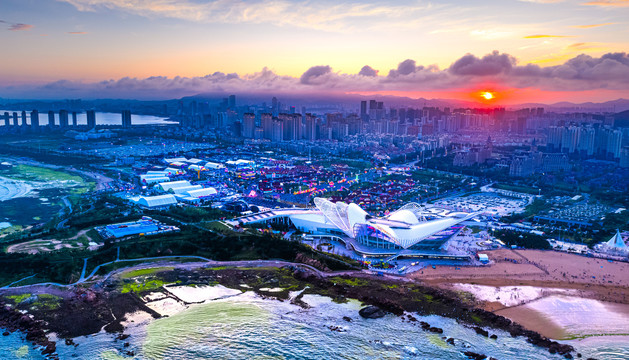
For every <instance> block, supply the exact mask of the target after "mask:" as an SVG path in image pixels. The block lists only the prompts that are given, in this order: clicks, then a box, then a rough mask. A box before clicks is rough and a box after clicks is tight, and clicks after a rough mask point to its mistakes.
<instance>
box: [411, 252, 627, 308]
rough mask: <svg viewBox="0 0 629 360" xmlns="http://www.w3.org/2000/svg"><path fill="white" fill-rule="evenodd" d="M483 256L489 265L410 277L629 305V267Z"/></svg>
mask: <svg viewBox="0 0 629 360" xmlns="http://www.w3.org/2000/svg"><path fill="white" fill-rule="evenodd" d="M486 253H487V254H488V255H489V258H490V260H491V261H492V264H491V265H488V266H482V267H464V266H463V267H460V270H455V267H451V266H439V267H437V268H436V269H431V268H427V269H424V270H422V271H420V272H416V273H414V274H411V275H410V277H411V278H413V279H415V280H419V281H422V282H425V283H427V284H429V285H434V286H439V287H442V288H448V289H451V287H452V284H454V283H467V284H477V285H488V286H495V287H501V286H534V287H541V288H558V289H571V290H576V291H577V292H578V296H580V297H584V298H589V299H596V300H601V301H607V302H614V303H621V304H629V276H627V275H626V274H629V263H624V262H617V261H614V262H609V261H607V260H603V259H596V258H589V257H584V256H580V255H574V254H568V253H562V252H556V251H541V250H507V249H501V250H494V251H487V252H486ZM505 259H506V260H505ZM514 261H515V263H514Z"/></svg>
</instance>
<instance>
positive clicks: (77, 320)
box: [0, 266, 580, 359]
mask: <svg viewBox="0 0 629 360" xmlns="http://www.w3.org/2000/svg"><path fill="white" fill-rule="evenodd" d="M156 279H158V280H159V281H161V282H163V283H176V284H177V285H180V286H185V285H189V286H194V285H206V286H207V285H217V284H220V285H222V286H225V287H227V288H231V289H238V290H252V291H255V292H256V293H257V294H259V295H260V296H263V297H268V298H272V299H278V300H282V301H287V300H289V301H291V302H293V303H295V304H297V305H300V306H307V305H306V304H305V303H303V301H301V297H302V296H303V295H304V294H318V295H323V296H329V297H330V298H332V299H333V300H334V301H337V302H344V301H347V299H350V298H351V299H357V300H359V301H361V302H363V303H364V304H366V305H368V306H367V307H365V308H363V309H362V310H361V313H360V315H361V316H363V317H378V316H384V314H386V313H392V314H395V315H397V316H400V317H402V318H403V320H404V321H409V322H414V323H417V325H418V326H421V327H422V329H424V330H425V331H428V332H431V333H436V334H442V333H443V330H442V329H439V328H436V327H432V326H431V325H430V324H427V323H424V322H419V321H418V320H417V319H416V318H415V317H414V316H413V315H408V314H418V315H420V316H424V315H439V316H443V317H448V318H453V319H456V320H457V321H458V322H459V323H461V324H462V325H464V326H468V327H470V328H472V329H474V330H475V331H476V332H477V333H478V334H480V335H482V336H485V337H490V336H491V337H492V338H494V337H495V336H496V335H495V334H492V335H490V333H489V331H488V330H487V329H499V330H503V331H505V332H507V333H509V334H510V335H511V336H513V337H519V336H521V337H524V338H526V339H527V341H528V342H529V343H531V344H533V345H536V346H539V347H542V348H545V349H547V350H548V351H549V353H550V354H559V355H561V356H563V357H565V358H566V359H572V358H573V356H576V357H580V354H576V353H575V351H574V348H573V347H572V346H570V345H566V344H560V343H558V342H556V341H553V340H550V339H548V338H546V337H543V336H542V335H540V334H538V333H536V332H534V331H530V330H527V329H525V328H524V327H522V326H521V325H519V324H516V323H513V322H512V321H511V320H509V319H507V318H505V317H502V316H499V315H495V314H493V313H491V312H488V311H485V310H482V309H478V308H474V306H473V304H472V303H470V302H468V301H466V300H465V299H462V298H460V297H459V296H458V295H457V294H456V293H454V292H451V291H448V290H444V289H438V288H433V287H428V286H424V285H421V284H418V283H411V282H406V281H402V280H398V281H396V280H390V279H387V280H384V279H382V278H378V277H375V276H370V275H367V274H360V273H356V274H352V276H349V275H341V276H332V277H322V276H321V275H320V274H319V273H316V272H314V271H312V270H310V269H307V268H304V267H301V266H288V267H284V268H280V269H278V268H237V267H233V268H230V267H227V268H196V269H184V268H175V269H172V270H168V271H163V272H158V273H154V274H151V275H148V276H145V277H142V278H141V281H143V282H147V281H154V280H156ZM134 282H135V283H137V281H135V279H133V278H119V277H115V276H114V277H111V278H109V279H108V280H106V281H103V282H100V283H97V284H94V285H93V286H92V287H91V288H87V289H86V288H85V287H79V288H71V289H67V290H65V291H67V293H68V294H67V296H64V297H63V298H62V299H61V300H60V301H59V304H58V306H57V307H55V308H54V309H45V308H41V307H40V308H35V309H34V308H33V307H29V306H28V303H19V304H10V306H9V303H10V301H7V299H6V296H0V328H4V329H7V331H9V332H13V331H21V332H22V333H24V334H26V339H27V341H29V342H31V343H33V344H35V345H37V346H40V347H41V348H42V354H44V355H47V356H48V357H49V358H51V359H57V358H58V357H57V356H56V355H55V348H56V344H55V342H53V341H50V340H49V339H48V337H47V334H50V333H52V332H54V333H55V334H57V336H58V337H59V338H61V339H68V340H67V341H71V339H72V338H75V337H78V336H83V335H89V334H95V333H98V332H99V331H101V329H104V330H105V331H107V332H110V333H118V334H119V337H120V336H123V337H124V336H126V335H125V334H124V333H123V332H124V330H125V328H124V326H123V324H122V323H123V322H124V321H125V320H126V316H128V314H132V313H135V312H138V311H142V312H145V313H148V314H150V315H151V316H152V317H153V318H158V317H160V314H159V313H157V312H155V311H154V310H152V309H151V308H149V307H147V306H146V305H145V303H144V301H143V300H142V297H141V295H143V294H148V293H151V292H153V293H154V292H160V291H163V289H160V288H154V289H151V290H150V291H148V290H146V291H139V292H135V293H134V292H125V293H123V292H121V288H122V287H123V286H124V285H125V284H130V283H134ZM243 287H244V288H243ZM272 288H273V289H281V291H270V290H269V289H272ZM302 289H303V291H301V293H300V294H299V295H298V296H296V297H294V298H291V297H290V295H289V293H290V291H289V290H292V291H295V290H302ZM25 291H27V290H25ZM34 296H36V295H34ZM25 311H28V315H27V314H22V312H25ZM444 340H445V341H446V342H447V343H448V344H451V345H453V342H454V340H453V339H451V338H447V336H444ZM464 355H465V356H468V357H469V358H470V359H484V358H486V356H485V357H483V356H484V355H483V354H474V353H471V352H470V354H464Z"/></svg>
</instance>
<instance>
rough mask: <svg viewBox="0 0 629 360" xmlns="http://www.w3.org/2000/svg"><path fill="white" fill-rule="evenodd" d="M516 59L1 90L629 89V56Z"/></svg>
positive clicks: (10, 93) (106, 93)
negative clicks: (539, 61) (555, 61)
mask: <svg viewBox="0 0 629 360" xmlns="http://www.w3.org/2000/svg"><path fill="white" fill-rule="evenodd" d="M517 63H518V62H517V59H516V58H514V57H513V56H511V55H509V54H505V53H499V52H498V51H494V52H492V53H490V54H487V55H485V56H482V57H477V56H475V55H472V54H467V55H464V56H463V57H461V58H459V59H458V60H456V61H454V62H453V63H452V64H451V65H450V66H449V67H448V68H447V69H439V68H438V67H437V66H436V65H427V66H424V65H418V64H417V63H416V61H415V60H410V59H409V60H404V61H402V62H400V63H399V64H398V66H397V68H395V69H391V70H389V71H388V73H387V75H386V76H385V75H379V73H380V71H379V70H376V69H373V68H372V67H370V66H368V65H365V66H364V67H363V68H362V69H360V71H359V72H358V73H357V74H343V73H339V72H335V71H334V69H332V68H331V67H330V66H328V65H319V66H313V67H311V68H309V69H308V70H306V71H305V72H304V73H303V74H302V75H301V77H298V78H297V77H291V76H281V75H278V74H276V73H275V72H273V71H271V70H269V69H268V68H264V69H262V70H261V71H260V72H257V73H253V74H247V75H239V74H235V73H233V74H225V73H222V72H215V73H213V74H209V75H206V76H202V77H174V78H167V77H162V76H155V77H149V78H145V79H138V78H128V77H125V78H122V79H119V80H107V81H101V82H95V83H83V82H73V81H68V80H59V81H56V82H53V83H49V84H45V85H29V86H26V85H24V86H15V87H5V88H0V96H4V97H22V98H26V97H27V98H36V97H39V98H57V99H58V98H136V99H166V98H175V97H181V96H187V95H193V94H198V93H211V94H221V93H236V94H266V95H271V94H272V95H282V94H302V95H306V96H307V95H315V94H322V93H325V94H328V95H334V94H343V93H346V92H358V91H362V92H367V91H375V92H377V91H443V90H448V89H462V88H465V89H467V88H470V87H474V86H475V85H480V84H486V83H496V84H500V85H501V86H506V87H516V88H524V87H533V88H539V89H542V90H549V91H579V90H593V89H610V90H629V55H628V54H627V53H608V54H605V55H603V56H601V57H592V56H589V55H585V54H582V55H578V56H576V57H574V58H572V59H570V60H568V61H566V62H565V63H563V64H561V65H557V66H549V67H540V66H538V65H534V64H528V65H524V66H519V65H518V64H517Z"/></svg>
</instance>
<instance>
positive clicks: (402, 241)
mask: <svg viewBox="0 0 629 360" xmlns="http://www.w3.org/2000/svg"><path fill="white" fill-rule="evenodd" d="M314 203H315V205H316V207H317V208H318V209H319V210H320V211H321V213H323V216H324V217H325V220H326V221H327V222H330V223H331V224H333V225H334V226H335V227H336V228H338V229H339V230H341V231H342V232H343V233H345V234H346V235H347V236H349V237H351V238H357V237H371V238H374V239H377V240H383V241H386V242H389V243H392V244H395V245H397V246H400V247H402V248H404V249H407V248H409V247H411V246H413V245H415V244H417V243H419V242H421V241H422V240H424V239H426V238H427V237H429V236H431V235H434V234H436V233H438V232H440V231H443V230H446V229H448V228H450V227H452V226H454V225H456V224H459V223H461V222H463V221H465V220H468V219H471V218H472V217H475V216H477V215H478V213H474V214H461V213H457V214H455V215H454V216H445V217H443V218H440V219H437V220H430V221H426V220H425V219H423V216H422V220H423V221H420V220H419V219H418V217H417V215H415V213H414V211H411V209H416V210H417V209H421V206H419V205H417V204H414V203H413V204H414V205H412V206H409V207H406V208H405V207H402V208H401V209H400V210H397V211H395V212H394V213H393V214H391V215H390V216H389V217H388V218H386V219H384V218H372V217H371V216H369V214H367V212H366V211H364V210H363V209H362V208H361V207H360V206H358V205H356V204H354V203H351V204H346V203H343V202H337V203H333V202H331V201H329V200H327V199H323V198H315V199H314Z"/></svg>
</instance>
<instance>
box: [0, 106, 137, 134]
mask: <svg viewBox="0 0 629 360" xmlns="http://www.w3.org/2000/svg"><path fill="white" fill-rule="evenodd" d="M46 114H47V118H48V119H47V124H46V125H45V126H42V125H41V122H40V113H39V110H37V109H34V110H32V111H31V112H30V114H28V115H29V116H27V112H26V111H24V110H22V111H21V113H18V112H17V111H13V112H8V111H5V112H4V113H3V114H2V115H0V125H4V126H3V127H0V132H11V131H14V130H18V131H29V132H38V131H50V130H68V129H72V128H79V127H87V129H88V130H89V129H94V128H95V127H96V111H95V110H86V111H85V114H86V119H87V124H86V125H79V123H78V112H77V111H71V112H70V111H68V110H64V109H61V110H59V111H58V113H57V114H55V112H54V111H53V110H49V111H48V112H47V113H46ZM131 124H132V121H131V111H130V110H123V111H122V112H121V125H122V127H123V128H130V127H131Z"/></svg>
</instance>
